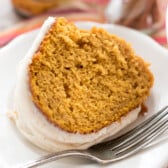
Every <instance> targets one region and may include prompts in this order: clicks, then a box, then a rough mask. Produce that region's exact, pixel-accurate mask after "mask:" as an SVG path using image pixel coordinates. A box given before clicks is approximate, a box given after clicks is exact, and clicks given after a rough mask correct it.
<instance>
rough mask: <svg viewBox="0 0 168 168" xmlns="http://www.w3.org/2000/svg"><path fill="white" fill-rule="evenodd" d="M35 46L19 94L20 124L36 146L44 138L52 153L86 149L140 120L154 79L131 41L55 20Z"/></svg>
mask: <svg viewBox="0 0 168 168" xmlns="http://www.w3.org/2000/svg"><path fill="white" fill-rule="evenodd" d="M33 46H34V47H33V48H32V49H31V50H30V52H29V53H28V55H27V56H26V57H25V58H24V60H23V61H22V64H21V65H20V67H21V68H20V71H21V72H20V74H19V75H18V76H19V78H20V80H19V81H20V82H17V86H16V89H15V102H17V103H15V104H16V106H15V111H16V112H17V119H16V123H18V124H17V125H18V127H19V128H20V130H21V131H22V132H23V133H24V134H25V135H26V136H27V137H28V138H29V139H30V140H31V141H32V142H33V143H35V144H37V142H35V141H37V139H39V138H41V139H45V140H46V139H47V140H46V142H47V143H45V144H44V142H41V143H40V145H39V144H38V146H40V147H41V148H44V149H47V150H52V151H53V150H54V151H57V150H65V149H72V148H79V149H80V148H82V149H83V148H87V147H89V146H91V145H93V144H95V143H98V142H100V141H102V140H103V139H105V138H107V137H109V136H111V135H113V134H115V133H116V132H117V131H119V130H120V129H121V128H123V127H125V126H126V125H128V124H129V123H130V122H132V121H134V120H135V119H136V118H137V116H138V113H139V112H140V107H141V105H142V104H143V103H144V101H145V100H146V98H147V97H148V96H149V94H150V89H151V87H152V85H153V75H152V73H151V72H150V70H149V69H148V64H147V63H145V62H144V61H143V60H142V58H140V57H138V56H137V55H136V54H135V52H134V51H133V49H132V48H131V46H130V45H129V44H128V43H127V42H126V41H125V40H123V39H121V38H119V37H117V36H115V35H112V34H109V33H108V32H107V31H105V30H104V29H102V28H97V27H93V28H92V29H91V30H81V29H79V28H77V27H76V26H75V25H74V24H73V23H71V22H69V21H67V20H66V19H65V18H57V19H55V18H49V19H48V20H47V21H46V23H45V24H44V26H43V27H42V30H41V31H40V35H39V36H38V37H37V40H36V42H35V43H34V45H33ZM21 88H22V90H23V89H25V90H24V92H25V93H21ZM21 94H22V95H21ZM26 95H27V96H26ZM23 96H24V102H26V103H25V106H23V107H21V106H20V105H19V102H18V101H21V100H23V99H22V98H23ZM25 97H26V98H25ZM25 99H26V100H25ZM25 108H27V109H25ZM25 116H27V117H26V118H25ZM30 117H31V118H30ZM23 118H24V119H23ZM23 120H24V121H25V122H24V121H23ZM26 120H29V122H28V121H26ZM40 125H41V126H40ZM30 127H31V128H30ZM25 132H27V133H25ZM28 132H29V134H32V136H30V135H29V136H28V135H27V134H28ZM37 132H38V133H37ZM36 134H38V135H36ZM32 137H33V138H34V139H33V138H32ZM41 141H42V140H41ZM38 142H39V141H38ZM54 145H56V147H55V146H54Z"/></svg>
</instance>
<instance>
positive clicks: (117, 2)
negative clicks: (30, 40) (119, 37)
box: [0, 0, 168, 47]
mask: <svg viewBox="0 0 168 168" xmlns="http://www.w3.org/2000/svg"><path fill="white" fill-rule="evenodd" d="M167 4H168V0H148V1H147V0H0V47H3V46H5V45H6V44H8V43H9V42H10V41H11V40H12V39H14V38H15V37H17V36H18V35H20V34H22V33H25V32H28V31H31V30H34V29H37V28H39V27H40V26H41V25H42V23H43V21H44V20H45V19H46V18H47V17H48V16H55V17H60V16H64V17H66V18H68V19H69V20H70V21H95V22H100V23H110V24H119V25H123V26H127V27H130V28H133V29H136V30H138V31H141V32H143V33H146V34H148V35H149V36H151V37H152V38H153V39H154V40H156V41H157V42H158V43H159V44H161V45H163V46H164V47H168V45H167V40H166V32H165V13H166V8H167Z"/></svg>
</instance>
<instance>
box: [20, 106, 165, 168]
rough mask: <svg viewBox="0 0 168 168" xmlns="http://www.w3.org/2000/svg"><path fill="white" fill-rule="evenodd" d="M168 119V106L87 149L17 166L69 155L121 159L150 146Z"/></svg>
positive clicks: (29, 166)
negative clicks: (129, 128) (134, 125)
mask: <svg viewBox="0 0 168 168" xmlns="http://www.w3.org/2000/svg"><path fill="white" fill-rule="evenodd" d="M167 121H168V106H166V107H165V108H163V109H162V110H160V111H159V112H157V113H156V114H154V115H153V116H151V117H150V118H149V119H147V120H146V121H144V122H143V123H141V124H140V125H139V126H137V127H135V128H134V129H132V130H131V131H129V132H127V133H126V134H124V135H122V136H120V137H118V138H116V139H114V140H111V141H108V142H104V143H100V144H97V145H94V146H92V147H90V148H89V149H86V150H67V151H63V152H57V153H53V154H49V155H46V156H43V157H40V158H39V159H37V160H33V161H30V162H28V163H26V164H24V165H22V166H19V167H17V168H33V167H34V166H40V165H44V164H46V163H49V162H52V161H55V160H58V159H61V158H64V157H68V156H77V157H84V158H87V159H91V160H93V161H96V162H98V163H101V164H107V163H111V162H115V161H119V160H121V159H124V158H126V157H129V156H131V155H133V154H135V153H137V152H138V151H140V150H142V149H144V148H145V147H147V146H149V145H150V143H151V142H152V141H153V140H154V139H155V138H156V137H158V136H159V135H161V134H162V133H163V132H165V131H166V130H167V129H168V122H167Z"/></svg>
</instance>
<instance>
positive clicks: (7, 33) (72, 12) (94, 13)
mask: <svg viewBox="0 0 168 168" xmlns="http://www.w3.org/2000/svg"><path fill="white" fill-rule="evenodd" d="M114 1H117V2H119V1H121V0H111V1H110V0H73V1H72V3H69V4H67V5H64V6H60V7H58V8H55V9H52V10H51V11H50V10H49V11H47V12H46V13H43V14H41V15H38V16H35V17H31V18H27V19H25V18H24V19H22V20H21V21H20V22H19V23H18V22H17V23H16V24H13V26H12V27H11V26H10V28H8V29H5V30H3V31H0V47H2V46H4V45H6V44H7V43H8V42H10V41H11V40H12V39H14V38H15V37H17V36H18V35H20V34H22V33H25V32H29V31H31V30H34V29H37V28H39V27H40V26H41V25H42V23H43V22H44V20H45V19H46V18H47V17H48V16H55V17H59V16H64V17H66V18H68V19H69V20H71V21H86V20H87V21H94V22H99V23H107V22H109V21H110V20H111V18H115V12H116V13H117V11H118V8H116V10H115V8H113V7H112V6H110V4H111V3H112V2H114ZM122 1H126V0H122ZM157 1H158V4H159V8H160V11H161V12H162V15H163V17H164V15H165V10H166V6H167V3H168V0H157ZM107 11H114V12H112V15H107ZM151 37H152V38H153V39H154V40H156V41H157V42H158V43H160V44H161V45H163V46H167V40H166V33H165V24H164V23H163V25H162V26H161V27H160V28H159V29H158V30H157V31H155V32H154V33H153V34H152V35H151Z"/></svg>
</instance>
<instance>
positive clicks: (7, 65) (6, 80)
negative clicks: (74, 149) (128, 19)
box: [0, 22, 168, 168]
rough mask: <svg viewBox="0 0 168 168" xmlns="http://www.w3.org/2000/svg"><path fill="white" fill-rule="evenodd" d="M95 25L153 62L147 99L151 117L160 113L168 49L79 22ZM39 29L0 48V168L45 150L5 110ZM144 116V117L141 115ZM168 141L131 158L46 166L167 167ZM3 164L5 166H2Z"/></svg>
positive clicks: (167, 97)
mask: <svg viewBox="0 0 168 168" xmlns="http://www.w3.org/2000/svg"><path fill="white" fill-rule="evenodd" d="M93 25H96V26H101V27H104V28H105V29H106V30H107V31H109V32H111V33H114V34H116V35H118V36H120V37H123V38H124V39H126V40H127V41H129V42H130V43H131V44H132V45H133V48H134V49H135V51H136V53H137V54H138V55H141V56H143V58H144V59H145V60H146V61H147V62H150V63H151V70H152V72H153V73H154V76H155V84H154V87H153V89H152V94H151V96H150V97H149V99H148V101H147V105H148V108H149V112H148V116H149V115H151V114H152V113H155V112H157V111H158V110H159V109H160V108H162V107H163V106H165V105H167V104H168V78H167V74H166V73H167V72H168V51H167V50H166V49H164V48H162V47H161V46H159V45H158V44H157V43H155V42H154V41H153V40H152V39H150V38H149V37H147V36H145V35H143V34H141V33H138V32H136V31H133V30H130V29H128V28H123V27H119V26H115V25H100V24H95V23H89V22H87V23H86V22H85V23H78V26H79V27H82V28H86V29H87V28H90V27H92V26H93ZM36 34H37V32H36V31H34V32H30V33H28V34H25V35H22V36H20V37H18V38H17V39H15V40H14V41H13V42H11V43H10V44H9V45H8V46H6V47H5V48H3V49H1V50H0V77H1V78H0V79H1V80H0V93H1V96H0V111H1V112H0V128H1V132H0V149H1V150H0V168H1V167H12V166H14V165H17V164H21V163H23V162H24V161H28V160H30V159H34V158H37V157H38V156H41V155H42V154H44V152H42V151H40V150H39V149H37V148H35V147H34V146H32V145H31V144H29V143H28V142H27V141H26V140H25V139H23V137H22V136H20V134H19V133H18V131H17V129H16V128H15V126H14V125H13V124H12V123H11V122H10V121H9V120H8V118H7V117H6V115H5V113H6V110H7V108H6V107H7V99H8V95H9V93H10V91H11V89H12V88H13V86H14V84H15V79H16V69H17V65H18V62H19V60H20V59H21V58H23V57H24V55H25V54H26V53H27V51H28V49H29V47H30V46H31V44H32V42H33V40H34V38H35V36H36ZM141 119H142V118H141ZM167 158H168V142H166V141H164V142H162V143H160V144H158V145H157V146H155V147H153V148H151V149H148V150H146V151H144V152H141V153H139V154H137V155H134V156H132V157H130V158H127V159H125V160H122V161H120V162H116V163H113V164H109V165H107V166H101V165H98V164H96V163H92V162H90V161H88V160H84V159H79V158H78V159H74V158H67V159H62V160H59V161H56V162H55V163H53V164H50V165H46V166H43V167H46V168H47V167H51V165H52V167H53V166H54V165H55V166H54V167H56V166H57V167H59V168H63V167H69V168H70V167H73V168H75V167H79V166H80V167H83V168H96V167H108V168H123V167H129V168H134V167H136V168H162V167H163V168H165V167H166V165H168V163H166V162H168V160H167ZM1 165H3V166H1Z"/></svg>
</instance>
